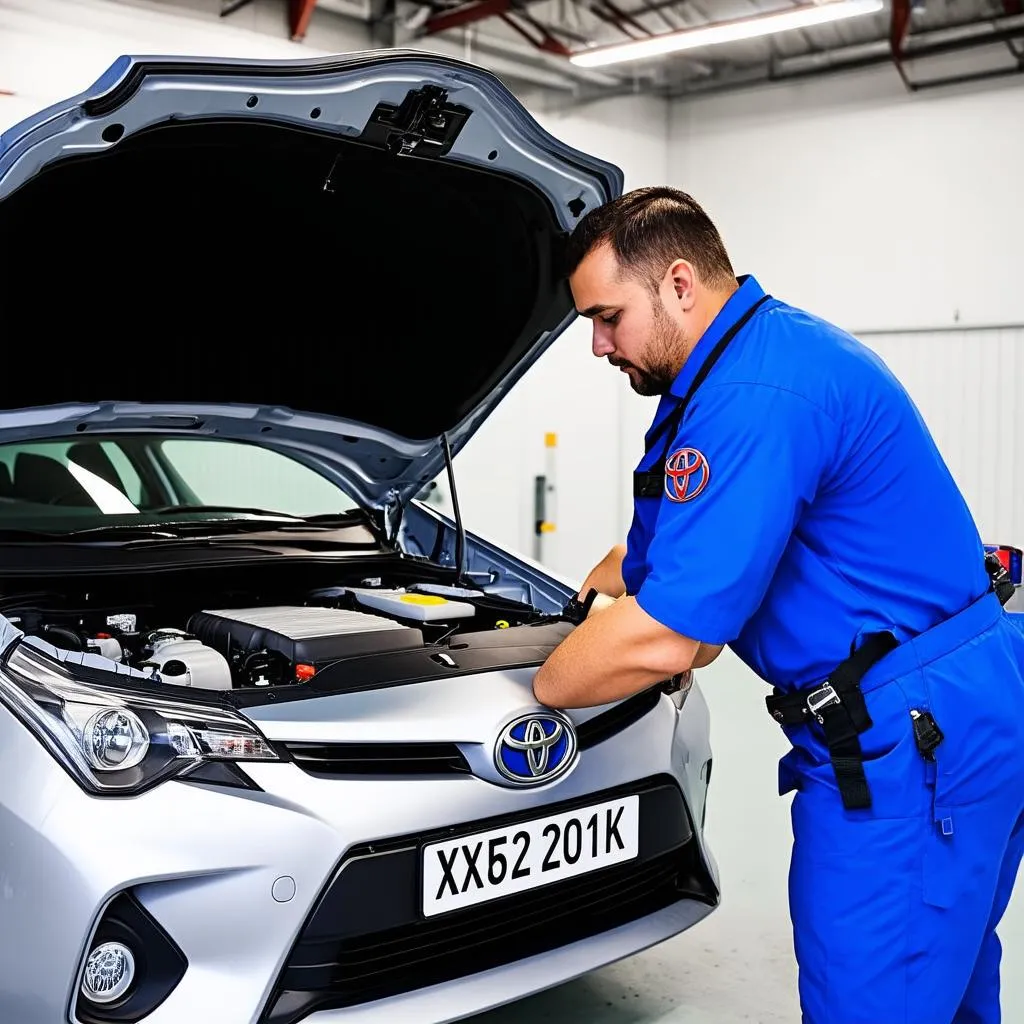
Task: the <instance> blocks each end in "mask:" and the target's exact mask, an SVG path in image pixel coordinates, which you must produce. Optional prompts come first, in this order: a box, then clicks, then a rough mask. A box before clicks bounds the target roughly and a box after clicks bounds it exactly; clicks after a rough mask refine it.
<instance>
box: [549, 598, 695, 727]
mask: <svg viewBox="0 0 1024 1024" xmlns="http://www.w3.org/2000/svg"><path fill="white" fill-rule="evenodd" d="M700 649H701V644H700V643H699V642H698V641H696V640H691V639H690V638H689V637H685V636H682V635H680V634H679V633H676V632H674V631H673V630H671V629H669V628H668V627H666V626H663V625H662V624H661V623H660V622H658V621H656V620H655V619H653V618H651V616H650V615H648V614H647V612H645V611H644V610H643V609H642V608H641V607H640V605H639V604H637V602H636V599H635V598H633V597H620V598H619V599H618V600H617V601H615V602H614V603H613V604H612V605H611V606H610V607H607V608H605V609H604V610H602V611H601V612H600V613H598V614H593V612H592V614H591V615H590V616H589V617H588V618H587V619H586V621H584V622H582V623H581V624H580V625H578V626H577V627H576V628H575V629H574V630H573V631H572V633H570V634H569V636H567V637H566V638H565V639H564V640H563V641H562V642H561V643H560V644H559V645H558V646H557V647H556V648H555V650H554V651H553V653H552V654H551V655H550V656H549V657H548V659H547V660H546V661H545V662H544V664H543V665H541V667H540V668H539V669H538V670H537V674H536V675H535V676H534V679H533V693H534V696H535V697H536V698H537V700H538V701H539V702H540V703H541V704H546V705H547V706H548V707H556V708H573V707H576V708H580V707H593V706H595V705H598V704H607V703H609V702H611V701H614V700H621V699H622V698H623V697H628V696H630V695H632V694H634V693H639V692H640V691H641V690H646V689H647V688H648V687H649V686H653V685H654V684H655V683H659V682H662V681H664V680H666V679H671V678H672V676H674V675H676V674H677V673H679V672H686V671H688V670H689V669H691V668H692V667H693V666H694V664H695V662H696V661H697V658H698V654H699V653H700Z"/></svg>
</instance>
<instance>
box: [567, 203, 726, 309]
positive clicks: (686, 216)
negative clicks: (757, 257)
mask: <svg viewBox="0 0 1024 1024" xmlns="http://www.w3.org/2000/svg"><path fill="white" fill-rule="evenodd" d="M605 242H607V243H609V244H610V245H611V247H612V251H613V252H614V253H615V255H616V257H617V258H618V261H619V264H620V265H621V267H622V268H623V270H624V271H626V272H627V273H631V274H633V275H634V276H636V277H638V278H640V279H641V280H644V281H646V282H647V284H648V286H649V287H651V288H652V289H653V290H654V291H657V290H658V288H659V287H660V286H661V282H662V280H663V279H664V277H665V271H666V270H668V268H669V267H670V266H671V264H672V263H673V262H674V261H675V260H677V259H684V260H686V261H687V262H689V263H691V264H693V266H694V268H695V269H696V271H697V274H698V275H699V276H700V278H701V280H702V281H703V282H704V283H705V284H708V285H710V286H712V287H718V286H723V287H724V286H726V285H728V284H730V283H734V282H735V280H736V275H735V272H734V271H733V268H732V263H731V262H730V260H729V255H728V253H727V252H726V250H725V244H724V243H723V241H722V237H721V235H719V233H718V229H717V228H716V227H715V225H714V224H713V223H712V222H711V218H710V217H708V215H707V214H706V213H705V212H704V211H703V210H702V209H701V207H700V205H699V204H698V203H697V202H696V201H695V200H694V199H693V198H692V197H691V196H688V195H687V194H686V193H685V192H681V191H680V190H679V189H675V188H669V187H668V186H664V185H662V186H653V187H649V188H638V189H635V190H634V191H632V192H627V193H626V194H625V195H623V196H620V197H619V198H618V199H613V200H612V201H611V202H608V203H605V205H604V206H599V207H597V209H595V210H591V211H590V213H588V214H587V215H586V217H584V218H583V220H581V221H580V222H579V224H577V225H576V228H575V229H574V231H573V233H572V235H571V236H570V238H569V240H568V243H567V245H566V252H565V259H566V267H565V275H566V277H568V276H569V275H571V274H572V273H573V272H574V271H575V270H576V268H577V267H578V266H579V265H580V264H581V263H582V262H583V260H584V258H585V257H586V256H587V255H588V253H590V252H591V251H592V250H593V249H594V248H596V247H597V246H598V245H601V244H602V243H605Z"/></svg>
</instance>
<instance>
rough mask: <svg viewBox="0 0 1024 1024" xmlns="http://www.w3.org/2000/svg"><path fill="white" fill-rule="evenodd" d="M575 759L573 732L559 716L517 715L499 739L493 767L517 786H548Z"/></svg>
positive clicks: (566, 769)
mask: <svg viewBox="0 0 1024 1024" xmlns="http://www.w3.org/2000/svg"><path fill="white" fill-rule="evenodd" d="M575 757H576V732H575V730H574V729H573V727H572V723H571V722H570V721H569V720H568V719H567V718H563V717H561V716H560V715H554V714H551V713H540V714H539V713H533V714H529V715H520V716H519V717H518V718H517V719H515V720H514V721H513V722H511V723H509V725H507V726H506V727H505V728H504V730H502V733H501V736H500V737H499V738H498V742H497V745H496V746H495V749H494V763H495V766H496V767H497V769H498V771H499V772H500V773H501V774H502V775H503V776H504V777H505V778H506V779H508V780H509V782H513V783H515V784H516V785H517V786H532V785H539V784H540V783H542V782H550V781H551V780H552V779H556V778H558V776H559V775H561V774H563V773H564V772H566V771H568V770H569V768H571V767H572V764H573V760H574V759H575Z"/></svg>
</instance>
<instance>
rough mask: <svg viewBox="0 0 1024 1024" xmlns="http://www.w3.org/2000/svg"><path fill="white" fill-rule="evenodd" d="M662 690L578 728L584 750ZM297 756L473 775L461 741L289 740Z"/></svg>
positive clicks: (361, 769) (315, 766)
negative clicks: (358, 741)
mask: <svg viewBox="0 0 1024 1024" xmlns="http://www.w3.org/2000/svg"><path fill="white" fill-rule="evenodd" d="M660 699H661V692H660V691H659V690H646V691H645V692H643V693H640V694H637V695H636V696H635V697H630V698H629V699H628V700H624V701H623V702H622V703H621V704H618V705H616V706H615V707H614V708H611V709H610V710H608V711H604V712H602V713H601V714H599V715H596V716H595V717H594V718H591V719H590V721H588V722H584V723H583V724H582V725H580V726H578V727H577V729H576V736H577V741H578V744H579V749H580V750H589V749H590V748H591V747H595V746H597V745H598V744H599V743H603V742H604V741H605V740H607V739H610V738H611V737H612V736H615V735H616V734H618V733H620V732H622V731H623V730H625V729H628V728H629V727H630V726H631V725H633V724H634V723H636V722H639V721H640V719H641V718H643V717H644V716H645V715H647V714H649V713H650V712H651V711H653V710H654V708H655V706H656V705H657V703H658V701H659V700H660ZM283 747H284V749H285V750H286V751H287V752H288V754H289V755H290V756H291V758H292V760H293V761H294V762H295V763H296V764H297V765H298V766H299V767H300V768H302V769H303V770H304V771H306V772H309V774H310V775H317V776H323V777H332V776H340V775H406V776H408V775H467V774H469V772H470V767H469V762H467V760H466V758H465V757H464V755H463V753H462V751H461V750H459V748H458V746H457V745H456V744H455V743H285V744H283Z"/></svg>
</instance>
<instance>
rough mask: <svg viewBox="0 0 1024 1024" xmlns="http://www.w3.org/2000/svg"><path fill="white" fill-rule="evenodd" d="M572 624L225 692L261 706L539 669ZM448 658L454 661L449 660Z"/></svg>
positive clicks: (520, 629) (348, 663) (377, 658)
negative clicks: (303, 679)
mask: <svg viewBox="0 0 1024 1024" xmlns="http://www.w3.org/2000/svg"><path fill="white" fill-rule="evenodd" d="M572 628H573V627H572V626H571V625H569V624H568V623H562V622H556V623H546V624H544V625H539V626H512V627H510V628H509V629H495V630H491V631H488V632H484V633H463V634H461V635H459V636H457V637H454V638H453V640H452V643H451V644H450V645H436V646H425V647H422V648H418V649H414V650H408V651H384V652H381V653H379V654H367V655H362V656H358V657H354V658H344V659H341V660H339V661H336V662H334V663H333V664H331V665H328V666H326V667H325V668H323V669H321V670H320V671H319V672H318V673H317V674H316V675H315V676H314V677H313V678H312V679H311V680H310V681H309V682H308V683H306V684H304V685H302V686H276V687H273V688H264V689H260V690H255V691H253V690H249V691H246V690H235V691H230V692H228V691H226V693H227V699H229V700H230V701H231V703H232V704H233V705H234V706H235V707H238V708H248V707H262V706H265V705H267V704H271V703H275V704H276V703H286V702H288V701H295V700H309V699H310V698H313V697H323V696H324V695H326V694H333V693H358V692H361V691H364V690H380V689H386V688H388V687H391V686H406V685H409V684H412V683H422V682H428V681H430V680H432V679H445V678H449V677H452V676H464V675H472V674H474V673H477V672H493V671H496V670H499V669H515V668H536V667H538V666H539V665H542V664H543V663H544V661H545V660H546V659H547V658H548V656H549V655H550V654H551V652H552V651H553V650H554V649H555V648H556V647H557V646H558V644H560V643H561V642H562V640H564V639H565V637H566V636H567V635H568V633H569V632H570V631H571V630H572ZM438 654H445V655H447V659H444V660H441V659H438V658H437V657H436V655H438ZM448 659H450V660H451V661H452V662H454V664H452V665H450V664H448V663H447V661H448Z"/></svg>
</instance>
